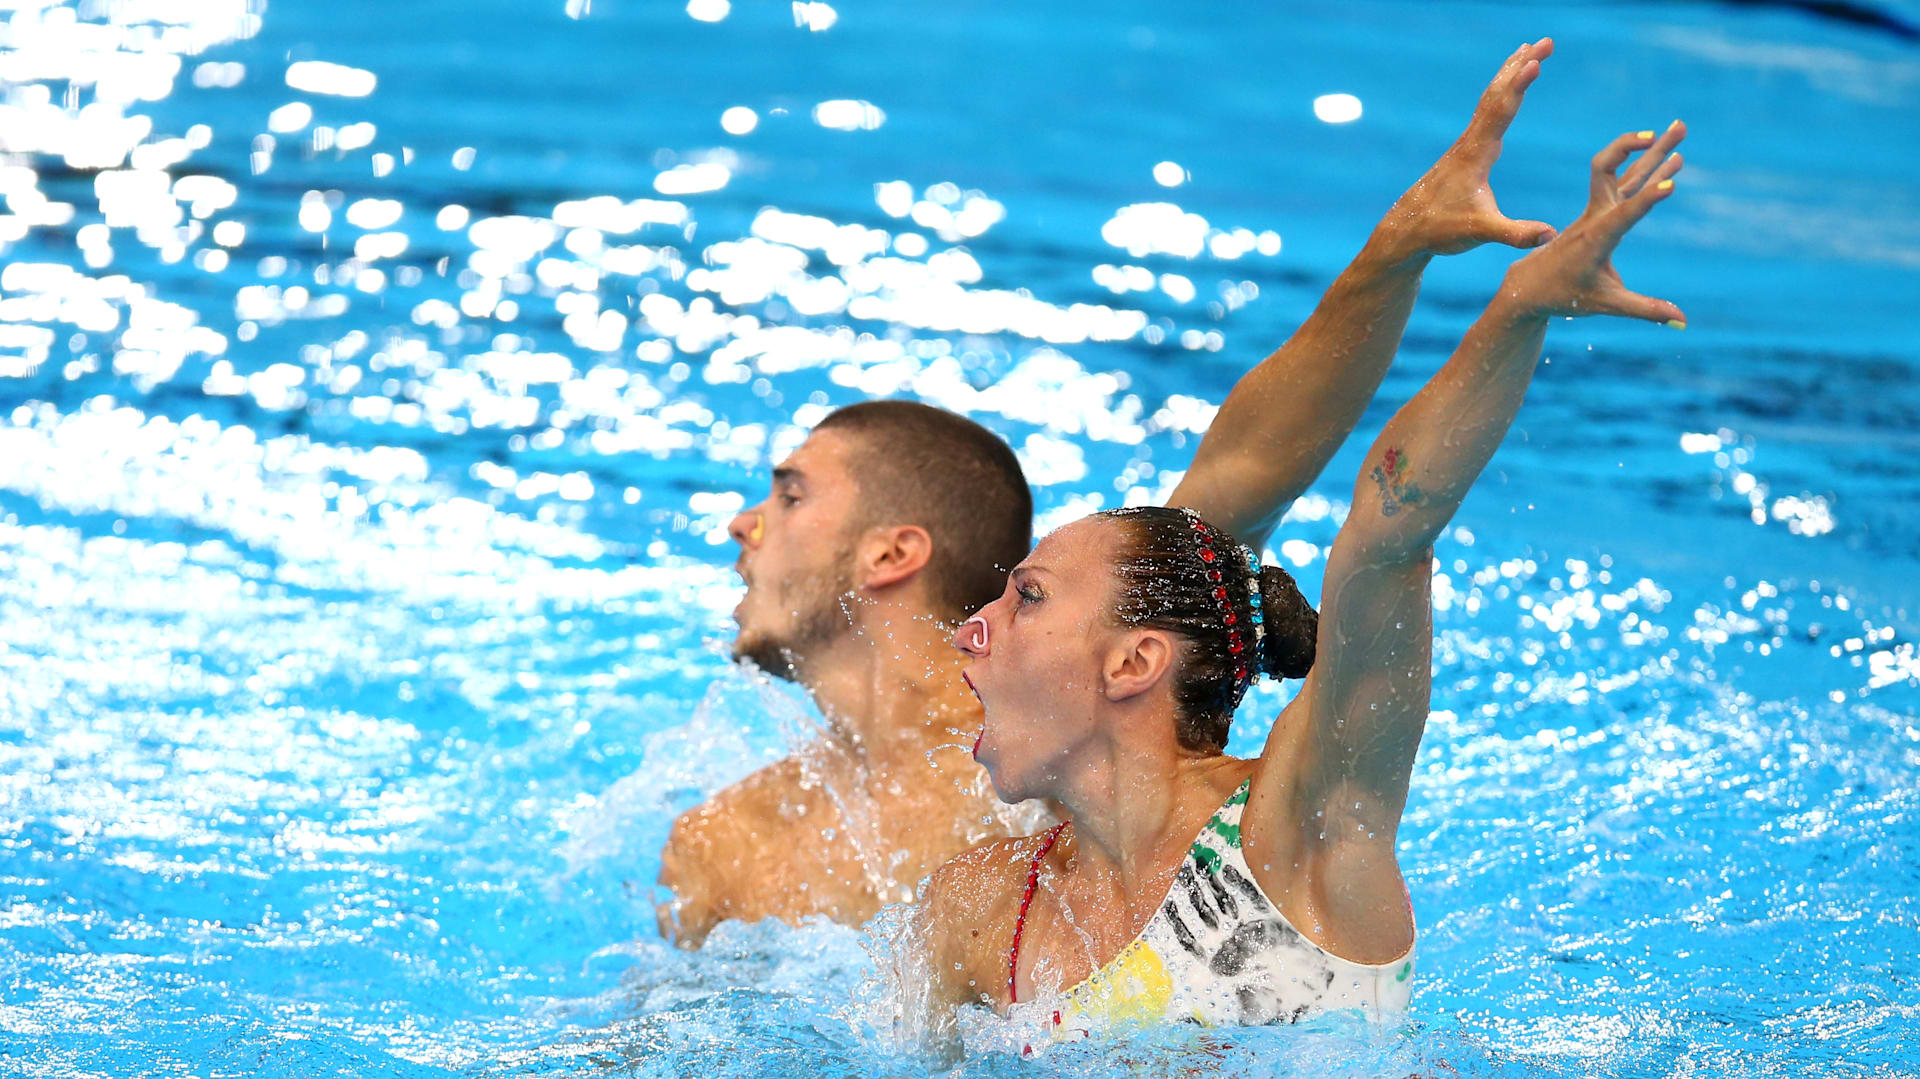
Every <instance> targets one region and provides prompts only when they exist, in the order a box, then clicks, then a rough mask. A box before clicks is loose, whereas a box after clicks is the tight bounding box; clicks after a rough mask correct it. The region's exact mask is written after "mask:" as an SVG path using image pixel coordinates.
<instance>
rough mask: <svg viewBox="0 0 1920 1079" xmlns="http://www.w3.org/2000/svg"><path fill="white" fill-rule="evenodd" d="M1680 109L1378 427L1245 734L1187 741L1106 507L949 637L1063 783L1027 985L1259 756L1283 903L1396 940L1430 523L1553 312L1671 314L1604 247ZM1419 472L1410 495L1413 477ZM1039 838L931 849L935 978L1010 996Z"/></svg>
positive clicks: (1005, 785) (1450, 503)
mask: <svg viewBox="0 0 1920 1079" xmlns="http://www.w3.org/2000/svg"><path fill="white" fill-rule="evenodd" d="M1685 135H1686V129H1685V127H1684V125H1681V124H1680V123H1679V122H1677V121H1676V122H1675V123H1674V124H1673V125H1672V126H1670V127H1669V128H1668V129H1667V130H1666V131H1665V132H1664V133H1655V132H1653V131H1644V132H1632V133H1628V134H1626V135H1622V136H1620V137H1619V138H1617V139H1615V140H1613V142H1611V143H1610V144H1609V145H1608V146H1607V147H1606V148H1605V149H1603V150H1602V151H1601V152H1600V153H1599V154H1598V155H1596V156H1595V158H1594V160H1593V165H1592V169H1591V174H1590V180H1589V184H1590V186H1589V191H1590V194H1589V202H1588V205H1587V208H1586V210H1585V211H1584V212H1583V213H1582V214H1581V215H1580V216H1579V218H1577V219H1576V220H1575V221H1574V222H1573V223H1572V224H1570V225H1569V226H1568V227H1567V228H1566V230H1565V231H1564V232H1563V233H1561V234H1560V235H1559V236H1558V237H1556V238H1555V239H1554V240H1553V241H1552V242H1551V243H1549V244H1547V245H1545V246H1543V247H1541V248H1540V249H1538V250H1537V251H1535V252H1534V253H1532V254H1530V255H1528V256H1527V257H1526V258H1524V259H1522V260H1520V261H1519V262H1518V263H1516V264H1515V265H1514V266H1513V267H1512V268H1511V269H1510V270H1509V271H1508V273H1507V276H1506V279H1505V280H1504V282H1503V283H1502V286H1501V289H1500V291H1499V293H1498V295H1497V296H1496V297H1495V299H1494V300H1493V302H1492V303H1490V304H1489V306H1488V308H1487V310H1486V312H1485V313H1484V314H1483V315H1482V316H1481V317H1480V319H1479V320H1477V321H1476V322H1475V323H1474V325H1473V327H1472V328H1471V329H1469V330H1468V332H1467V334H1466V336H1465V338H1464V339H1463V340H1462V341H1461V343H1460V346H1459V348H1458V349H1456V350H1455V352H1454V354H1453V356H1452V358H1450V359H1449V360H1448V362H1447V363H1446V365H1445V366H1444V367H1442V368H1441V370H1440V371H1439V372H1438V373H1437V374H1436V375H1435V376H1434V377H1433V378H1432V380H1431V381H1429V382H1428V383H1427V385H1426V386H1425V387H1423V388H1422V389H1421V391H1420V392H1419V393H1418V394H1416V395H1415V396H1414V398H1413V399H1412V400H1411V401H1409V402H1408V403H1407V404H1406V405H1405V406H1403V407H1402V408H1401V409H1400V410H1399V411H1398V412H1397V413H1396V414H1395V415H1394V417H1393V419H1392V420H1391V421H1389V422H1388V424H1387V425H1386V428H1385V429H1384V430H1383V431H1382V432H1381V434H1380V436H1379V438H1378V439H1376V440H1375V442H1374V444H1373V447H1372V449H1371V450H1370V451H1369V453H1368V455H1367V459H1366V462H1365V464H1363V466H1362V468H1361V471H1360V474H1359V476H1358V477H1357V478H1356V482H1355V486H1354V489H1353V496H1352V509H1351V511H1350V513H1349V515H1348V518H1347V521H1346V523H1345V524H1344V525H1343V526H1342V528H1341V531H1340V535H1339V537H1338V539H1337V540H1336V541H1335V544H1334V547H1333V550H1332V551H1331V552H1330V554H1329V556H1328V560H1327V568H1326V574H1325V580H1324V586H1323V589H1322V607H1321V611H1320V619H1319V623H1318V636H1317V641H1316V656H1315V661H1314V665H1313V669H1312V671H1311V673H1309V674H1308V676H1307V679H1306V683H1305V685H1304V686H1302V688H1301V690H1300V693H1299V694H1298V695H1297V696H1296V697H1295V698H1294V699H1293V700H1292V701H1291V702H1290V703H1289V704H1288V706H1287V708H1286V709H1285V710H1284V711H1283V712H1282V713H1281V715H1280V717H1279V718H1278V719H1277V720H1275V722H1274V724H1273V729H1272V733H1271V734H1270V735H1269V737H1268V740H1267V743H1266V746H1265V747H1264V749H1263V750H1262V752H1261V755H1260V757H1259V758H1258V759H1256V760H1251V761H1245V760H1236V759H1234V758H1230V757H1225V756H1212V757H1198V756H1196V755H1194V754H1192V753H1189V752H1186V751H1183V750H1182V749H1181V748H1180V747H1179V745H1178V740H1177V736H1176V735H1175V733H1174V731H1175V723H1174V714H1175V712H1174V706H1173V697H1172V693H1171V678H1170V677H1169V672H1170V671H1172V670H1174V669H1175V668H1176V666H1177V663H1178V658H1179V656H1180V655H1181V649H1182V648H1184V647H1185V645H1184V643H1183V642H1182V641H1180V640H1177V639H1172V638H1171V636H1170V635H1169V634H1167V633H1165V632H1163V631H1157V630H1151V629H1139V628H1130V627H1124V626H1120V625H1117V624H1115V623H1114V620H1113V619H1112V618H1110V617H1106V616H1104V615H1103V613H1102V612H1103V611H1105V610H1109V609H1111V608H1112V605H1113V600H1114V598H1115V597H1114V594H1113V591H1112V590H1113V588H1114V587H1115V584H1114V578H1113V575H1112V572H1111V570H1110V569H1109V568H1108V567H1110V566H1111V565H1112V564H1113V563H1114V560H1115V559H1116V557H1117V547H1116V544H1115V536H1116V535H1117V529H1118V526H1117V525H1116V524H1115V523H1114V522H1113V521H1111V520H1107V519H1101V518H1091V519H1088V520H1085V521H1080V522H1076V523H1074V524H1072V525H1069V526H1067V527H1065V528H1063V529H1061V530H1059V531H1058V532H1056V533H1054V534H1053V535H1051V536H1048V537H1047V538H1046V539H1044V540H1043V541H1042V542H1041V543H1040V544H1039V546H1038V547H1036V548H1035V550H1034V553H1033V555H1032V556H1031V557H1030V558H1029V559H1028V560H1027V561H1026V562H1025V563H1023V565H1022V566H1021V567H1020V568H1018V569H1016V570H1015V572H1014V573H1013V574H1012V575H1011V577H1010V580H1009V585H1008V591H1007V593H1006V594H1005V595H1003V596H1002V597H1001V598H1000V599H998V600H996V601H994V603H993V604H991V605H989V606H988V608H986V609H985V610H983V611H982V612H981V617H982V620H983V621H984V623H985V628H986V632H985V634H984V635H983V636H984V639H985V644H984V645H977V644H975V643H974V642H975V640H976V639H978V637H979V636H980V635H976V636H974V637H967V638H963V639H960V640H957V641H956V646H957V647H958V648H959V649H960V650H961V651H963V652H965V653H967V654H968V655H969V658H970V660H971V665H970V666H969V668H968V670H967V672H966V673H967V676H968V678H969V680H970V683H971V684H972V685H973V686H974V687H975V688H976V690H977V691H978V694H979V697H980V699H981V701H982V702H983V705H984V707H985V709H986V715H987V720H986V727H985V730H984V733H983V736H982V739H981V744H980V746H981V748H980V760H981V763H982V764H983V765H985V766H986V767H987V769H988V771H989V772H990V774H991V775H992V778H993V782H994V785H995V786H996V788H998V789H999V790H1001V791H1002V792H1003V793H1006V794H1009V795H1018V796H1022V797H1036V796H1038V797H1046V798H1050V799H1054V800H1056V801H1057V802H1058V803H1059V804H1060V805H1061V806H1062V807H1063V808H1064V811H1065V815H1066V817H1067V819H1068V820H1070V821H1071V822H1072V825H1071V827H1070V828H1069V829H1068V830H1067V831H1066V832H1064V833H1063V837H1062V838H1061V839H1060V841H1059V842H1057V843H1055V844H1054V845H1053V846H1052V847H1051V848H1050V850H1047V852H1046V854H1045V857H1044V860H1043V861H1042V863H1041V871H1040V874H1039V877H1038V880H1039V887H1038V888H1037V889H1036V891H1035V892H1034V894H1033V901H1032V904H1031V907H1030V908H1029V910H1028V913H1027V918H1026V922H1025V931H1024V935H1023V936H1022V946H1021V951H1020V968H1019V970H1018V971H1017V972H1015V978H1016V979H1017V981H1018V984H1019V985H1020V986H1021V987H1022V988H1021V992H1020V994H1019V996H1020V998H1021V999H1023V1000H1025V999H1031V998H1032V997H1034V996H1035V995H1036V994H1037V993H1038V992H1043V991H1048V990H1052V991H1059V990H1063V989H1065V988H1066V987H1068V986H1071V985H1073V984H1075V983H1077V982H1079V981H1081V980H1083V979H1084V978H1085V977H1086V976H1087V975H1088V974H1090V973H1091V972H1092V971H1093V970H1095V969H1096V968H1098V967H1099V966H1100V964H1102V963H1104V962H1106V961H1108V960H1110V959H1111V958H1112V957H1113V956H1114V955H1116V954H1117V953H1118V952H1119V951H1120V949H1121V948H1123V947H1124V946H1125V944H1126V943H1127V942H1128V941H1130V940H1132V939H1133V937H1134V936H1135V935H1137V934H1138V933H1139V932H1140V930H1141V929H1142V928H1143V927H1144V926H1145V924H1146V922H1147V921H1148V919H1150V918H1151V917H1152V915H1153V912H1154V910H1155V909H1156V908H1157V907H1158V905H1159V903H1160V901H1161V899H1162V898H1163V897H1164V896H1165V894H1166V890H1167V888H1168V886H1169V884H1170V882H1171V878H1172V875H1173V872H1174V870H1175V868H1176V866H1177V865H1178V864H1179V862H1180V860H1181V858H1182V857H1183V856H1184V852H1185V850H1186V849H1187V847H1188V845H1189V844H1190V843H1191V842H1192V839H1193V836H1194V835H1195V833H1196V831H1197V830H1198V828H1199V827H1200V825H1201V824H1202V823H1204V821H1205V820H1206V818H1207V816H1208V814H1209V813H1211V812H1212V810H1213V809H1214V808H1215V807H1216V806H1218V805H1219V804H1220V802H1221V801H1222V800H1223V799H1224V797H1225V796H1226V794H1227V793H1228V792H1229V791H1231V790H1232V789H1234V787H1235V786H1237V784H1238V783H1239V782H1240V780H1241V779H1243V778H1246V777H1249V776H1250V777H1251V778H1252V791H1251V795H1250V797H1249V799H1248V801H1247V805H1246V810H1245V813H1244V815H1243V816H1242V818H1241V829H1242V830H1241V838H1242V843H1243V850H1244V851H1245V853H1246V857H1247V861H1248V864H1249V866H1250V867H1251V869H1252V871H1253V874H1254V877H1255V880H1256V883H1258V884H1259V886H1260V888H1261V890H1262V891H1263V892H1265V893H1266V895H1267V896H1268V897H1269V898H1270V899H1271V900H1272V901H1273V903H1274V905H1275V906H1276V907H1277V908H1278V909H1279V910H1280V912H1281V913H1282V914H1283V915H1284V916H1285V917H1286V918H1287V919H1288V921H1290V922H1291V923H1292V924H1293V925H1294V927H1295V928H1297V929H1298V930H1299V931H1300V932H1301V933H1302V934H1303V935H1304V936H1306V937H1307V939H1309V940H1310V941H1312V942H1313V943H1314V944H1316V945H1318V946H1319V947H1320V948H1322V949H1324V950H1325V951H1327V952H1330V953H1332V954H1334V955H1336V956H1340V957H1343V958H1346V959H1349V960H1352V961H1354V962H1359V963H1369V964H1379V963H1385V962H1390V961H1392V960H1394V959H1396V958H1397V957H1399V956H1401V955H1403V954H1404V953H1405V952H1406V951H1407V950H1408V949H1409V948H1410V947H1411V946H1412V943H1413V937H1414V923H1413V916H1412V911H1411V910H1410V909H1409V906H1408V903H1407V899H1406V891H1405V884H1404V881H1403V879H1402V877H1401V873H1400V866H1399V852H1398V849H1397V846H1396V836H1397V830H1398V827H1399V822H1400V816H1401V812H1402V810H1403V809H1404V807H1405V804H1406V798H1407V791H1408V784H1409V781H1410V779H1411V776H1412V769H1413V763H1414V757H1415V754H1416V752H1417V750H1418V747H1419V743H1420V738H1421V735H1422V732H1423V731H1424V728H1425V724H1426V719H1427V714H1428V707H1429V703H1430V689H1431V674H1432V668H1431V662H1432V597H1431V566H1432V558H1433V542H1434V539H1435V538H1436V537H1437V536H1438V535H1439V534H1440V532H1441V531H1442V530H1443V529H1444V528H1445V527H1446V525H1447V524H1448V523H1449V522H1450V521H1451V519H1452V517H1453V514H1454V512H1455V511H1456V510H1457V509H1458V507H1459V505H1460V502H1461V500H1462V499H1463V498H1464V497H1465V495H1466V493H1467V490H1468V489H1469V488H1470V487H1471V486H1472V484H1473V482H1474V480H1475V479H1476V478H1477V477H1478V476H1479V475H1480V473H1481V472H1482V470H1483V469H1484V468H1485V467H1486V464H1487V462H1488V460H1489V459H1490V458H1491V457H1492V455H1493V452H1494V450H1495V449H1496V448H1497V447H1498V445H1499V443H1500V441H1501V440H1502V439H1503V438H1504V436H1505V435H1506V432H1507V431H1508V429H1509V428H1510V427H1511V426H1512V423H1513V420H1514V417H1515V415H1516V414H1517V412H1518V410H1519V407H1520V403H1521V401H1522V399H1523V398H1524V396H1525V393H1526V389H1527V387H1528V385H1529V383H1530V382H1531V380H1532V377H1533V372H1534V368H1535V365H1536V363H1537V362H1538V360H1539V356H1540V351H1541V345H1542V342H1543V341H1544V338H1545V332H1546V327H1547V324H1548V322H1549V320H1550V319H1552V318H1556V317H1560V316H1569V315H1589V314H1612V315H1617V316H1621V317H1627V318H1636V319H1643V320H1647V321H1651V322H1656V323H1666V324H1668V325H1674V324H1681V325H1684V322H1685V316H1684V315H1683V314H1682V313H1681V312H1680V310H1679V308H1677V307H1675V306H1674V305H1673V304H1672V303H1670V302H1667V301H1665V300H1660V299H1655V298H1652V297H1648V296H1642V295H1639V294H1637V293H1633V292H1631V291H1628V290H1627V289H1626V288H1625V286H1624V285H1623V283H1622V282H1621V279H1620V276H1619V274H1618V273H1617V272H1616V271H1615V270H1614V268H1613V266H1612V252H1613V250H1614V248H1615V247H1617V246H1618V244H1619V243H1620V241H1621V240H1622V239H1623V238H1624V237H1625V235H1626V234H1627V232H1628V231H1629V230H1631V229H1632V228H1633V227H1634V226H1635V225H1636V224H1638V223H1639V222H1640V221H1641V220H1642V219H1643V218H1644V217H1645V216H1646V214H1647V213H1648V212H1649V211H1650V210H1651V209H1652V208H1653V207H1654V206H1655V205H1657V204H1658V203H1659V202H1660V201H1662V200H1664V199H1665V198H1666V197H1668V195H1669V194H1670V193H1671V192H1672V190H1673V188H1674V185H1673V182H1672V180H1673V177H1674V176H1675V175H1676V174H1677V173H1678V171H1679V169H1680V167H1681V161H1680V157H1679V155H1678V154H1677V153H1673V152H1672V150H1673V149H1674V147H1675V146H1677V145H1678V143H1679V142H1680V140H1681V139H1683V138H1684V137H1685ZM1635 154H1641V156H1640V158H1639V160H1637V161H1635V162H1634V163H1633V164H1632V165H1631V166H1628V167H1626V169H1625V171H1624V173H1623V172H1622V171H1621V169H1622V166H1623V165H1625V164H1626V162H1627V160H1628V159H1629V158H1631V157H1632V156H1633V155H1635ZM1376 473H1378V474H1379V476H1380V477H1388V478H1389V479H1390V482H1388V483H1382V482H1381V479H1380V478H1378V477H1376V475H1375V474H1376ZM1396 485H1398V486H1396ZM1415 487H1417V489H1418V490H1419V492H1420V495H1419V497H1418V498H1407V497H1405V495H1406V492H1407V491H1410V490H1412V489H1414V488H1415ZM1396 492H1397V493H1396ZM1042 850H1043V847H1042V845H1041V842H1040V840H1039V838H1038V837H1032V836H1029V837H1024V838H1020V839H1010V840H1001V841H996V842H991V843H987V844H983V845H982V846H980V847H977V848H975V849H974V850H972V851H969V852H967V853H966V854H964V855H961V856H960V857H958V858H956V859H955V860H954V861H952V862H950V863H948V864H947V865H946V866H943V867H942V868H941V869H940V870H939V871H938V872H937V873H936V874H935V875H934V877H933V879H932V881H931V882H930V884H929V887H928V889H927V895H926V898H925V901H924V902H923V904H922V907H921V909H920V911H919V913H918V921H917V924H916V927H915V931H916V933H917V939H918V940H919V942H920V943H921V945H922V946H923V947H924V948H925V950H926V951H927V953H928V958H927V962H926V973H927V975H928V976H929V977H930V978H931V979H932V981H933V984H934V996H935V999H936V1000H940V1001H945V1002H947V1003H949V1004H954V1003H963V1002H972V1001H980V1002H985V1003H988V1004H991V1005H994V1006H995V1007H998V1008H1002V1009H1004V1008H1006V1007H1007V1006H1008V1005H1009V1002H1010V1000H1011V996H1012V994H1011V991H1010V989H1011V987H1010V986H1009V983H1008V969H1007V961H1008V951H1007V949H1008V945H1009V942H1010V941H1011V939H1012V935H1013V926H1014V923H1015V921H1016V919H1017V918H1018V917H1019V902H1018V900H1019V898H1020V897H1021V895H1022V893H1023V891H1024V885H1025V878H1026V874H1027V871H1028V867H1029V866H1030V865H1032V864H1033V859H1034V858H1036V857H1039V856H1040V853H1041V851H1042ZM941 1022H943V1021H942V1020H938V1019H935V1020H932V1021H929V1022H928V1025H929V1026H931V1027H938V1026H939V1024H940V1023H941Z"/></svg>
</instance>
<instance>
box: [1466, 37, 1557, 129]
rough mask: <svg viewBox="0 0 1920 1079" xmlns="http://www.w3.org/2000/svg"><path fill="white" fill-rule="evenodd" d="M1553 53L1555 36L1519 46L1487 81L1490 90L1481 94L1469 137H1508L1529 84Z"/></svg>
mask: <svg viewBox="0 0 1920 1079" xmlns="http://www.w3.org/2000/svg"><path fill="white" fill-rule="evenodd" d="M1551 55H1553V39H1552V38H1541V39H1540V40H1539V41H1536V42H1531V43H1529V44H1526V45H1522V46H1520V47H1519V48H1518V49H1515V50H1514V52H1513V55H1511V56H1509V57H1507V59H1506V62H1505V63H1503V64H1501V65H1500V71H1499V72H1498V73H1497V74H1495V75H1494V77H1493V81H1492V82H1491V83H1488V84H1487V89H1486V92H1485V93H1483V94H1481V95H1480V104H1479V105H1478V106H1476V107H1475V108H1474V110H1473V120H1472V121H1471V122H1470V123H1469V124H1468V125H1467V133H1466V138H1467V139H1469V140H1474V141H1481V140H1492V141H1494V142H1495V143H1498V141H1499V140H1500V139H1502V138H1504V137H1505V136H1506V134H1507V128H1508V127H1510V126H1512V124H1513V118H1514V117H1515V116H1517V115H1519V113H1520V103H1521V101H1522V100H1524V99H1525V98H1526V95H1527V87H1529V86H1532V85H1533V80H1535V79H1537V78H1539V77H1540V61H1542V60H1545V59H1546V58H1547V57H1549V56H1551Z"/></svg>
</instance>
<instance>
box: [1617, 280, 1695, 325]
mask: <svg viewBox="0 0 1920 1079" xmlns="http://www.w3.org/2000/svg"><path fill="white" fill-rule="evenodd" d="M1601 304H1602V306H1603V308H1604V310H1605V311H1606V312H1607V313H1608V314H1612V315H1620V316H1623V317H1625V318H1638V319H1645V320H1646V321H1648V322H1658V323H1660V324H1662V325H1665V326H1672V327H1673V328H1674V329H1676V330H1684V329H1686V328H1687V313H1686V312H1685V311H1682V310H1680V308H1679V307H1677V306H1675V305H1674V304H1672V303H1669V302H1668V301H1666V300H1662V299H1657V298H1655V297H1652V296H1642V295H1641V294H1639V293H1638V292H1630V291H1628V290H1626V289H1624V288H1617V289H1614V290H1613V291H1612V292H1610V293H1608V294H1607V295H1605V296H1603V297H1601Z"/></svg>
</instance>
